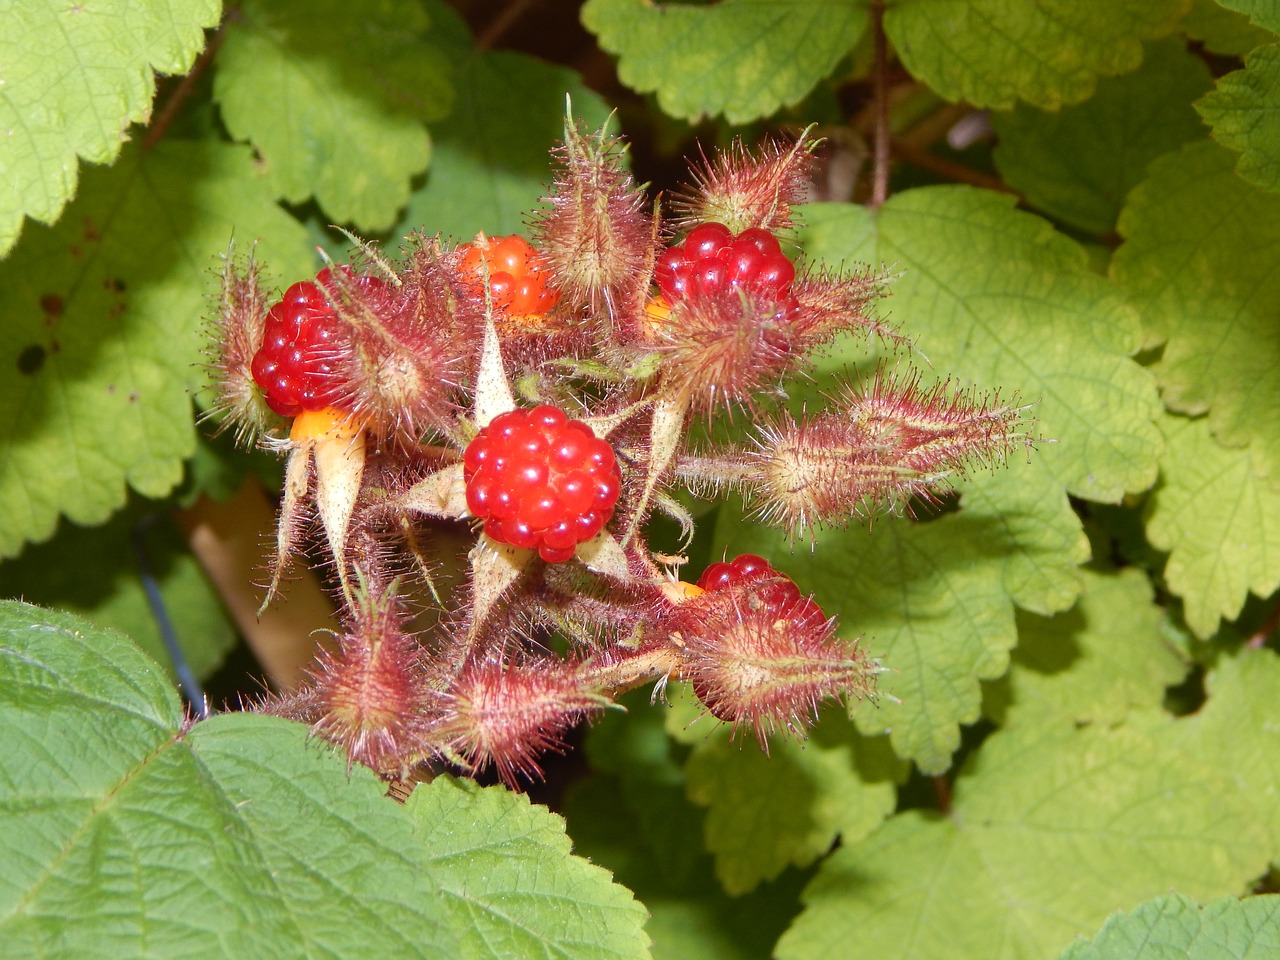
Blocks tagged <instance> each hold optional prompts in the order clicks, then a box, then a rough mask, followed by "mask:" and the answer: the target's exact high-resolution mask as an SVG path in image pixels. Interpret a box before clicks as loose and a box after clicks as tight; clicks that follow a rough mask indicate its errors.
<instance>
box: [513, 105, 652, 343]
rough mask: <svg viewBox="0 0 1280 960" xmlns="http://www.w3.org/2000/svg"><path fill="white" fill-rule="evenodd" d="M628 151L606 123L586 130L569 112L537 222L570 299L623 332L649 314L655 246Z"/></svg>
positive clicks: (609, 329) (546, 251) (554, 271)
mask: <svg viewBox="0 0 1280 960" xmlns="http://www.w3.org/2000/svg"><path fill="white" fill-rule="evenodd" d="M624 158H625V150H624V149H623V147H622V146H621V145H620V143H619V141H617V140H616V139H613V138H610V137H608V136H606V135H605V132H604V130H603V129H602V130H600V131H597V132H596V133H594V134H590V135H588V134H585V133H583V132H582V130H581V129H580V128H579V127H578V125H577V123H576V122H575V121H574V120H573V119H572V117H566V121H565V130H564V141H563V142H562V143H561V144H560V146H559V147H557V148H556V150H555V159H556V161H557V163H556V169H555V172H554V181H553V184H552V187H551V192H550V195H549V196H547V197H544V198H543V200H544V202H545V203H547V204H548V205H549V206H548V208H547V209H545V210H544V211H542V212H541V213H540V214H539V215H538V216H537V218H536V220H535V222H534V234H535V236H536V238H537V241H538V242H537V244H536V245H537V247H538V248H539V250H540V251H541V252H542V254H543V256H544V257H545V259H546V261H547V264H548V267H549V268H550V271H551V275H552V277H553V278H554V282H555V285H556V286H557V287H559V289H560V291H561V296H562V297H563V299H564V300H565V301H567V302H569V303H574V304H582V305H584V306H586V307H587V309H588V311H589V315H590V317H591V318H592V319H593V320H594V321H596V322H603V323H605V324H606V325H607V332H609V333H619V332H620V333H622V335H623V338H624V339H626V334H627V328H628V327H629V326H630V325H631V323H632V321H633V319H634V318H638V317H640V316H641V315H642V314H643V307H644V302H645V299H646V297H647V295H648V289H649V280H650V277H651V276H652V275H653V261H654V257H655V255H656V253H657V226H656V221H655V219H654V217H653V216H652V215H651V213H650V207H649V200H648V198H647V197H646V196H645V194H644V192H643V191H642V190H640V189H639V188H638V187H637V186H636V184H635V181H634V180H632V178H631V175H630V174H629V173H628V172H627V171H626V168H625V166H624Z"/></svg>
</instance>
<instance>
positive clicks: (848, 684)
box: [676, 581, 879, 749]
mask: <svg viewBox="0 0 1280 960" xmlns="http://www.w3.org/2000/svg"><path fill="white" fill-rule="evenodd" d="M762 590H763V586H762V582H761V581H748V582H746V583H743V584H741V585H735V586H734V587H731V588H729V589H725V590H720V591H715V592H708V593H703V594H700V595H698V596H694V597H691V598H689V599H686V600H684V601H683V602H682V603H680V604H678V605H677V608H676V609H677V611H678V619H677V623H678V629H679V637H680V641H681V647H680V667H679V669H680V675H681V677H682V679H685V680H688V681H689V682H690V683H691V685H692V686H693V689H694V692H695V693H696V694H697V696H698V698H699V699H700V700H701V701H702V704H703V706H705V707H706V709H707V711H708V712H709V713H710V714H712V715H713V716H715V717H717V718H718V719H720V720H723V721H725V722H727V723H731V724H732V725H733V727H734V731H735V733H736V732H738V731H740V730H743V729H746V728H748V727H749V728H750V729H752V730H753V731H754V732H755V735H756V739H757V740H758V741H759V743H760V746H761V748H763V749H767V748H768V739H769V737H770V736H771V735H773V734H774V733H777V732H784V733H788V734H790V735H792V736H795V737H803V735H804V732H805V730H806V729H807V728H808V727H809V726H810V725H811V724H812V722H813V721H814V720H815V719H816V716H817V710H818V706H819V704H821V703H822V702H823V701H824V700H828V699H839V698H842V697H853V698H859V699H861V698H865V697H870V696H872V695H873V694H874V689H875V677H876V674H877V673H878V672H879V666H878V664H876V663H875V661H873V660H871V659H870V658H868V657H867V656H866V655H865V653H863V652H862V651H861V649H860V648H859V647H858V645H857V643H856V642H853V641H845V640H842V639H840V638H838V637H837V636H836V634H835V623H834V621H833V620H823V619H821V618H820V617H817V618H814V617H792V618H788V617H787V616H786V615H785V613H783V614H780V613H779V612H778V611H775V610H772V609H771V608H770V606H769V605H768V604H766V603H764V602H761V594H762Z"/></svg>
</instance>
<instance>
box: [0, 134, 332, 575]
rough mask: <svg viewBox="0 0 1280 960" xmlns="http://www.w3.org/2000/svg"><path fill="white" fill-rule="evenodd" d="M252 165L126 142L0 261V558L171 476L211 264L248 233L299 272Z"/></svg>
mask: <svg viewBox="0 0 1280 960" xmlns="http://www.w3.org/2000/svg"><path fill="white" fill-rule="evenodd" d="M252 170H253V167H252V159H251V157H250V154H249V151H248V150H247V149H245V148H242V147H227V146H222V145H218V144H194V143H183V142H170V143H163V144H160V145H159V146H157V147H155V148H154V149H152V150H149V151H142V150H138V149H136V148H130V149H129V150H127V151H126V152H125V154H124V156H123V157H122V159H121V160H120V162H118V163H117V164H116V165H115V166H114V167H111V168H109V169H105V168H104V169H95V170H92V171H90V172H89V174H88V175H87V176H86V177H85V180H84V184H83V185H82V188H81V191H80V196H79V198H78V199H77V200H76V202H75V204H74V205H73V206H72V207H71V208H70V209H69V211H68V213H67V216H66V217H64V218H63V220H62V221H61V222H60V223H59V224H58V225H57V226H56V227H54V228H52V229H48V228H36V229H33V230H30V231H28V235H27V236H26V238H25V239H24V241H23V243H22V244H21V246H19V247H18V248H17V249H16V250H15V251H14V253H13V255H12V256H11V257H10V258H9V260H8V261H6V262H5V263H3V264H0V314H3V315H4V316H5V317H7V318H8V320H7V325H8V326H7V331H6V334H7V335H6V337H5V338H4V342H3V345H0V364H2V365H3V367H4V369H5V370H7V371H10V373H9V374H8V375H6V376H5V377H3V378H0V429H2V430H3V432H4V435H5V438H6V440H5V453H4V456H3V457H0V501H2V502H3V503H4V504H5V510H4V512H3V514H2V515H0V556H12V555H14V554H16V553H17V552H18V549H19V548H20V547H21V545H22V543H23V541H25V540H42V539H45V538H47V537H49V536H50V535H51V534H52V533H53V529H54V525H55V523H56V521H57V517H58V515H59V514H60V513H64V514H66V516H67V517H68V518H69V519H71V520H73V521H75V522H77V523H82V524H96V523H101V522H102V521H103V520H105V519H106V518H107V516H109V515H110V514H111V513H112V512H113V511H114V510H115V509H116V508H117V507H119V506H120V505H121V504H122V503H124V500H125V484H126V483H128V484H129V485H131V486H132V487H133V488H134V489H135V490H137V491H138V492H139V493H142V494H144V495H146V496H152V497H158V496H163V495H164V494H166V493H168V492H169V490H170V489H171V488H172V487H173V486H174V484H176V483H177V482H178V481H179V480H180V479H181V476H182V460H183V458H185V457H187V456H189V455H190V454H191V452H192V449H193V447H194V444H195V434H194V430H193V429H192V425H191V423H192V413H191V400H190V397H189V392H190V390H191V387H192V386H193V382H194V381H195V380H197V379H198V378H199V377H201V376H202V374H201V371H200V362H201V360H202V356H203V350H204V342H205V341H204V337H205V332H204V330H203V323H202V317H203V316H204V314H205V312H206V310H207V309H208V304H209V296H210V294H212V293H213V291H214V285H215V283H216V280H215V279H214V271H215V270H216V268H217V262H216V259H215V255H216V254H217V253H218V252H219V251H225V250H226V249H227V244H228V242H229V240H230V239H231V238H232V236H236V237H238V238H239V239H240V241H241V242H246V243H248V242H252V241H253V240H254V239H255V238H261V242H260V243H259V245H258V251H259V256H260V257H261V259H263V261H264V262H267V263H271V264H272V265H273V266H275V267H276V268H278V269H283V270H285V271H287V272H288V271H292V272H293V273H294V275H297V274H300V273H302V272H304V271H306V270H308V269H313V267H311V266H310V261H311V256H310V255H309V254H308V253H307V251H306V248H305V245H304V239H303V238H304V233H303V231H302V228H301V227H299V226H298V224H297V223H296V221H294V220H293V219H292V218H289V217H287V216H286V215H285V214H284V213H283V212H281V211H280V209H279V208H278V207H276V206H275V204H274V203H273V202H272V200H271V197H270V195H269V194H268V193H267V192H266V191H265V190H264V189H263V188H262V183H261V181H260V180H259V179H257V178H256V177H254V176H253V173H252ZM286 275H288V273H286Z"/></svg>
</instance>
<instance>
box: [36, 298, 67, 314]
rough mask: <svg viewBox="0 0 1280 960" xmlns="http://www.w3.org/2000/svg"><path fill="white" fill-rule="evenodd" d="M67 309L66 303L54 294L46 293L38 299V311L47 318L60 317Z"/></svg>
mask: <svg viewBox="0 0 1280 960" xmlns="http://www.w3.org/2000/svg"><path fill="white" fill-rule="evenodd" d="M66 308H67V302H66V301H65V300H63V299H62V297H60V296H59V295H58V294H56V293H46V294H45V295H44V296H43V297H41V298H40V309H41V310H43V311H44V312H45V314H46V315H47V316H48V317H49V318H54V317H60V316H62V311H64V310H65V309H66Z"/></svg>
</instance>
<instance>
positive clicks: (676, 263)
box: [654, 222, 798, 310]
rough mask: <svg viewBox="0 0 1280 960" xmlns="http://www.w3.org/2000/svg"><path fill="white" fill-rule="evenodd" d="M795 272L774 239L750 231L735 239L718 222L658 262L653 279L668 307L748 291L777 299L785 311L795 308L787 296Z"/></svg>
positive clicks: (693, 232)
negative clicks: (726, 292) (673, 304)
mask: <svg viewBox="0 0 1280 960" xmlns="http://www.w3.org/2000/svg"><path fill="white" fill-rule="evenodd" d="M795 275H796V268H795V265H794V264H792V262H791V261H790V259H788V258H787V255H786V254H785V253H783V252H782V248H781V246H779V244H778V238H777V237H775V236H774V235H773V234H771V233H769V231H767V230H761V229H758V228H754V227H753V228H751V229H748V230H743V231H742V233H740V234H738V235H737V236H735V235H734V234H733V233H731V232H730V230H729V228H728V227H726V226H725V225H724V224H722V223H714V222H710V223H702V224H699V225H698V226H696V227H694V228H693V229H692V230H690V231H689V235H688V236H687V237H685V239H684V243H683V244H677V245H676V246H673V247H668V248H667V249H666V250H664V251H663V252H662V254H661V255H660V256H659V257H658V262H657V265H656V267H655V273H654V278H655V280H656V281H657V284H658V289H659V290H661V291H662V295H663V296H664V297H666V298H667V300H669V301H671V302H673V303H674V302H675V301H677V300H684V299H689V298H698V297H713V296H718V295H721V294H723V293H724V292H725V291H729V290H747V291H753V292H755V293H761V294H765V295H767V296H770V297H772V298H773V299H775V300H777V301H778V302H779V303H780V304H781V305H782V307H783V309H784V310H789V309H792V308H793V307H795V306H798V304H797V303H796V301H795V298H794V297H792V296H791V281H792V280H794V279H795Z"/></svg>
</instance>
